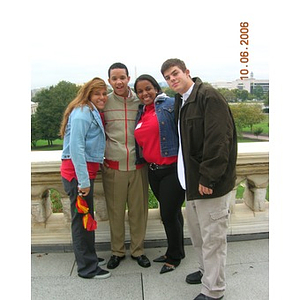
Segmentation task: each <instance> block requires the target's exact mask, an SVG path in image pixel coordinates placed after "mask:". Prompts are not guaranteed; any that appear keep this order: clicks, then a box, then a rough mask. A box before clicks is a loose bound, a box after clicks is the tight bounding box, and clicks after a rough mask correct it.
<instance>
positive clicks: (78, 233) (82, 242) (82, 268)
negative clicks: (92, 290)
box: [62, 178, 99, 277]
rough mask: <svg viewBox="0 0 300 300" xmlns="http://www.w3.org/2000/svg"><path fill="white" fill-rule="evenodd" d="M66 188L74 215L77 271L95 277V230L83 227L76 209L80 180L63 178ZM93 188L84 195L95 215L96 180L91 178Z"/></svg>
mask: <svg viewBox="0 0 300 300" xmlns="http://www.w3.org/2000/svg"><path fill="white" fill-rule="evenodd" d="M62 181H63V185H64V189H65V191H66V193H67V194H68V196H69V198H70V201H71V216H72V224H71V229H72V240H73V249H74V254H75V258H76V262H77V272H78V275H79V276H81V277H93V276H95V275H96V274H97V272H98V268H99V267H98V257H97V254H96V250H95V231H87V230H86V229H84V228H83V224H82V217H83V214H79V213H78V212H77V211H75V208H76V207H75V203H76V200H77V195H78V182H77V180H76V179H73V180H72V181H71V182H70V181H68V180H66V179H65V178H62ZM90 182H91V189H90V192H89V194H88V195H87V196H86V197H84V199H85V200H86V202H87V204H88V206H89V213H90V214H91V215H92V216H93V217H94V201H93V200H94V199H93V193H94V181H93V180H90Z"/></svg>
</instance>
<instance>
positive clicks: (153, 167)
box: [149, 163, 176, 171]
mask: <svg viewBox="0 0 300 300" xmlns="http://www.w3.org/2000/svg"><path fill="white" fill-rule="evenodd" d="M175 166H176V163H173V164H170V165H157V164H156V163H150V164H149V169H150V170H151V171H156V170H163V169H167V168H171V167H175Z"/></svg>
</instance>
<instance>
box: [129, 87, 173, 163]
mask: <svg viewBox="0 0 300 300" xmlns="http://www.w3.org/2000/svg"><path fill="white" fill-rule="evenodd" d="M154 103H155V105H154V107H155V113H156V116H157V119H158V124H159V135H160V150H161V155H162V156H163V157H169V156H175V155H178V131H177V126H176V123H175V116H174V98H170V97H168V96H167V95H166V94H164V93H163V94H160V95H158V96H157V97H156V99H155V100H154ZM144 107H145V105H140V106H139V110H138V113H137V117H136V122H135V125H137V124H138V122H139V120H140V119H141V117H142V114H143V113H144ZM143 162H145V160H144V158H143V154H142V149H141V147H140V146H139V145H138V144H137V142H136V164H140V163H143Z"/></svg>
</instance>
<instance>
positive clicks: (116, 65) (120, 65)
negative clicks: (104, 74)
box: [108, 62, 129, 78]
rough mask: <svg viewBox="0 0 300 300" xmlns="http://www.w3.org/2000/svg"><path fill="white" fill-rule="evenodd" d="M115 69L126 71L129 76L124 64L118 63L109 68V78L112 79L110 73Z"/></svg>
mask: <svg viewBox="0 0 300 300" xmlns="http://www.w3.org/2000/svg"><path fill="white" fill-rule="evenodd" d="M114 69H125V71H126V75H127V76H129V72H128V69H127V67H126V66H125V65H124V64H122V63H120V62H116V63H114V64H112V65H111V66H110V67H109V69H108V78H110V71H111V70H114Z"/></svg>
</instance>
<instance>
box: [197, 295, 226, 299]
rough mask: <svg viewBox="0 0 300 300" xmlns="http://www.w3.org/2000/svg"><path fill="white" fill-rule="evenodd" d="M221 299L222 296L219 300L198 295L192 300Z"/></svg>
mask: <svg viewBox="0 0 300 300" xmlns="http://www.w3.org/2000/svg"><path fill="white" fill-rule="evenodd" d="M223 297H224V296H222V297H221V298H212V297H208V296H206V295H204V294H199V295H198V296H197V297H196V298H195V299H194V300H221V299H222V298H223Z"/></svg>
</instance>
